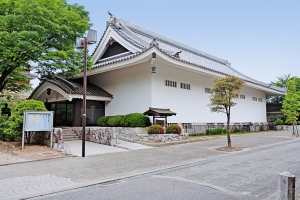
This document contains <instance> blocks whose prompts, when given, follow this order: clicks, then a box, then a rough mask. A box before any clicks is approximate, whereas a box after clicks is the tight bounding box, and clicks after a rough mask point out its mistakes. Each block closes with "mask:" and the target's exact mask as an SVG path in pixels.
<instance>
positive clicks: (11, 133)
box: [4, 99, 47, 141]
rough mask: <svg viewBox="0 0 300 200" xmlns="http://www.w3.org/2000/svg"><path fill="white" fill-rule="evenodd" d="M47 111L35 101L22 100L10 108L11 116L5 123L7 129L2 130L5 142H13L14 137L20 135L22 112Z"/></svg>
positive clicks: (40, 103)
mask: <svg viewBox="0 0 300 200" xmlns="http://www.w3.org/2000/svg"><path fill="white" fill-rule="evenodd" d="M30 110H36V111H47V109H46V107H45V105H44V103H43V102H41V101H37V100H33V99H30V100H24V101H20V102H18V103H17V104H16V106H14V107H11V116H10V117H9V118H8V120H7V121H6V122H5V126H7V128H6V129H5V130H4V135H5V138H6V140H10V141H12V140H14V139H15V138H16V137H18V136H21V135H22V128H23V118H24V111H30Z"/></svg>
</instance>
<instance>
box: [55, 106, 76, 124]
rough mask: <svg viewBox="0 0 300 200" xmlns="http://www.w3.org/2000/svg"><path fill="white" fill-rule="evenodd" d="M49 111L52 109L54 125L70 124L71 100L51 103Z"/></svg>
mask: <svg viewBox="0 0 300 200" xmlns="http://www.w3.org/2000/svg"><path fill="white" fill-rule="evenodd" d="M51 111H54V126H56V127H57V126H72V120H73V104H72V102H55V103H51Z"/></svg>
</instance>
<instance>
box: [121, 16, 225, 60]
mask: <svg viewBox="0 0 300 200" xmlns="http://www.w3.org/2000/svg"><path fill="white" fill-rule="evenodd" d="M117 20H120V21H121V22H122V24H124V25H125V26H126V27H127V28H129V29H130V30H131V31H135V32H136V33H137V34H140V35H143V36H146V37H149V38H153V39H154V38H155V39H156V40H158V41H160V42H163V43H165V44H169V45H171V46H174V47H176V48H179V49H182V50H185V51H188V52H190V53H193V54H196V55H198V56H201V57H204V58H206V59H210V60H213V61H215V62H218V63H220V64H225V65H228V64H229V63H228V61H226V60H224V59H221V58H218V57H216V56H213V55H210V54H208V53H205V52H203V51H200V50H198V49H196V48H194V47H190V46H188V45H186V44H183V43H181V42H178V41H176V40H173V39H170V38H168V37H166V36H163V35H160V34H158V33H155V32H153V31H150V30H147V29H145V28H142V27H140V26H138V25H135V24H132V23H130V22H128V21H126V20H124V19H121V18H117ZM128 26H129V27H128ZM153 36H154V37H153ZM155 36H156V37H155Z"/></svg>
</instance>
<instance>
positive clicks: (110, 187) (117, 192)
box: [37, 140, 300, 200]
mask: <svg viewBox="0 0 300 200" xmlns="http://www.w3.org/2000/svg"><path fill="white" fill-rule="evenodd" d="M299 146H300V140H296V141H292V142H291V141H289V142H285V143H281V144H276V145H268V146H265V147H257V148H255V149H252V150H247V151H243V152H238V153H231V154H226V155H223V156H218V157H217V158H208V159H204V160H203V161H199V162H195V163H191V164H187V165H184V166H178V167H174V168H171V169H165V170H161V171H159V172H154V173H150V174H147V175H142V176H137V177H134V178H128V179H123V180H121V181H116V182H111V183H108V184H98V185H95V186H92V187H87V188H81V189H77V190H72V191H67V192H63V193H58V194H54V195H48V196H44V197H39V198H37V199H53V200H54V199H55V200H65V199H67V200H68V199H70V200H71V199H73V200H74V199H84V198H88V199H132V200H135V199H136V200H138V199H146V200H148V199H149V200H150V199H157V200H160V199H162V200H164V199H172V200H173V199H189V200H193V199H194V200H199V199H200V200H201V199H203V200H207V199H208V200H209V199H213V200H214V199H218V200H219V199H220V200H223V199H224V200H225V199H226V200H230V199H249V200H250V199H251V200H252V199H258V200H263V199H270V200H273V199H276V189H277V174H278V173H279V172H284V171H289V172H291V173H292V174H294V175H295V176H296V177H300V156H299V153H298V151H297V148H298V147H299ZM297 187H298V189H300V182H299V181H297ZM299 192H300V191H298V193H297V195H298V198H300V196H299Z"/></svg>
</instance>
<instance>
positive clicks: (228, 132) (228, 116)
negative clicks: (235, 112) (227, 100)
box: [226, 113, 231, 147]
mask: <svg viewBox="0 0 300 200" xmlns="http://www.w3.org/2000/svg"><path fill="white" fill-rule="evenodd" d="M226 115H227V142H228V147H231V138H230V127H229V124H230V114H229V113H226Z"/></svg>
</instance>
